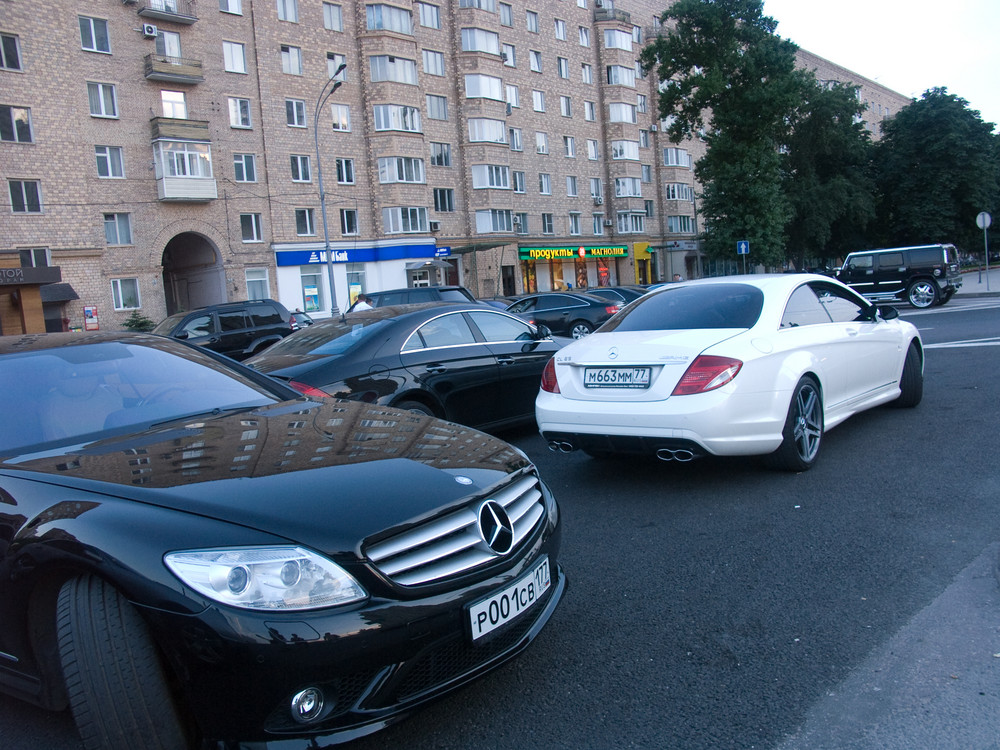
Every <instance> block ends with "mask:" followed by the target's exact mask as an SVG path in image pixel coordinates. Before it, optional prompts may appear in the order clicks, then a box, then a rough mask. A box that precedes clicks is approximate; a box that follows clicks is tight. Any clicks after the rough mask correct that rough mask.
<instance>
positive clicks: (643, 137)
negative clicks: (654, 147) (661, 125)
mask: <svg viewBox="0 0 1000 750" xmlns="http://www.w3.org/2000/svg"><path fill="white" fill-rule="evenodd" d="M639 148H649V131H648V130H640V131H639Z"/></svg>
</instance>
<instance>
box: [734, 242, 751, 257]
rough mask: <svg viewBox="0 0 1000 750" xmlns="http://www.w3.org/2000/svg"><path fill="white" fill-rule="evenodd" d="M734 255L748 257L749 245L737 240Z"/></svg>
mask: <svg viewBox="0 0 1000 750" xmlns="http://www.w3.org/2000/svg"><path fill="white" fill-rule="evenodd" d="M736 254H737V255H749V254H750V243H749V242H747V241H746V240H739V241H737V243H736Z"/></svg>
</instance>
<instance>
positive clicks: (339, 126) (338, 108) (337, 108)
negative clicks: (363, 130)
mask: <svg viewBox="0 0 1000 750" xmlns="http://www.w3.org/2000/svg"><path fill="white" fill-rule="evenodd" d="M330 115H331V117H332V119H333V129H334V130H341V131H343V132H345V133H347V132H350V130H351V108H350V107H349V106H348V105H346V104H331V105H330Z"/></svg>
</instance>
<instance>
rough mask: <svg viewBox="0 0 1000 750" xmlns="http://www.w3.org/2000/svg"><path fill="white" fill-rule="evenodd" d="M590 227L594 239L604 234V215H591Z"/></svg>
mask: <svg viewBox="0 0 1000 750" xmlns="http://www.w3.org/2000/svg"><path fill="white" fill-rule="evenodd" d="M591 219H592V221H591V226H592V229H593V232H594V236H595V237H600V236H601V235H602V234H604V214H591Z"/></svg>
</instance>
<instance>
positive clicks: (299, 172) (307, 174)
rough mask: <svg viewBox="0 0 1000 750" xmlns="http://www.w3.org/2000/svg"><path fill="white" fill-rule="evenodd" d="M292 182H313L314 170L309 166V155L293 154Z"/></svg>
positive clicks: (291, 158) (291, 157)
mask: <svg viewBox="0 0 1000 750" xmlns="http://www.w3.org/2000/svg"><path fill="white" fill-rule="evenodd" d="M289 158H290V160H291V165H292V182H312V170H311V169H310V168H309V157H308V156H303V155H302V154H292V155H291V156H290V157H289Z"/></svg>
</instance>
